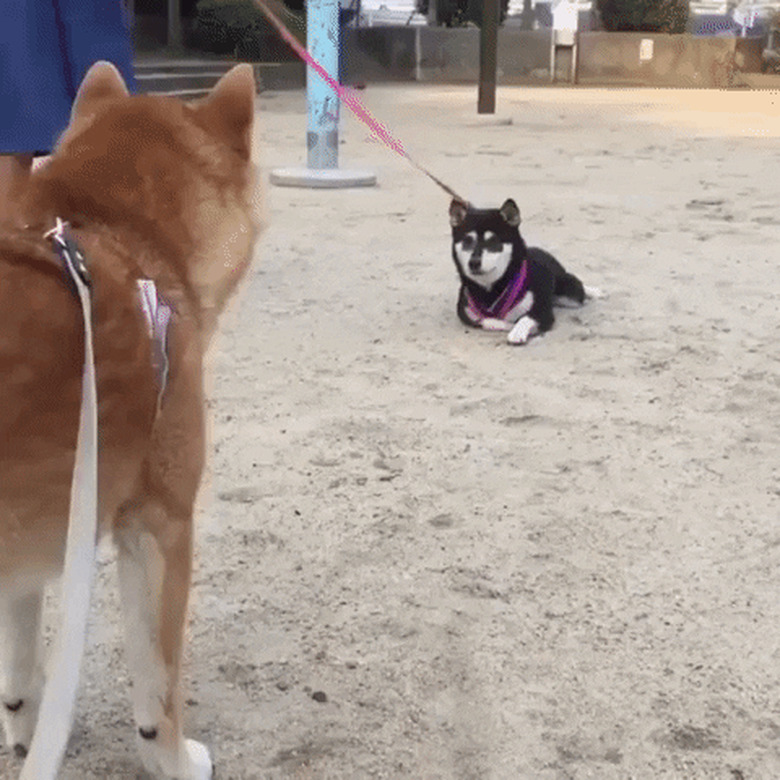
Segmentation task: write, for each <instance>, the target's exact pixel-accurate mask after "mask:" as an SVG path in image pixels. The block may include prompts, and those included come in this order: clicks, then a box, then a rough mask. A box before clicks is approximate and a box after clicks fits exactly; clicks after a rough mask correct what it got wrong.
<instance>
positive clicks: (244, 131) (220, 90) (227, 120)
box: [196, 63, 255, 160]
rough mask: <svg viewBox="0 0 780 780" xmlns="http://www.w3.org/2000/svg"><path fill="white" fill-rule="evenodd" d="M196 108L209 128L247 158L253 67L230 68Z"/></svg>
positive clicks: (253, 78) (252, 104)
mask: <svg viewBox="0 0 780 780" xmlns="http://www.w3.org/2000/svg"><path fill="white" fill-rule="evenodd" d="M196 111H197V112H198V114H199V116H200V117H201V118H202V119H203V121H205V122H206V123H207V125H208V126H209V127H211V128H213V129H214V130H216V132H217V134H218V135H219V136H220V137H222V138H223V139H224V140H225V142H226V143H228V144H229V145H230V146H231V147H232V148H233V149H235V150H236V151H237V152H238V153H239V154H240V155H241V156H242V157H243V158H244V159H247V160H248V159H249V157H250V153H251V149H252V122H253V120H254V117H255V76H254V71H253V70H252V66H251V65H248V64H246V63H244V64H243V65H236V66H235V67H234V68H231V69H230V70H229V71H228V72H227V73H226V74H225V75H224V76H223V77H222V78H221V79H220V80H219V81H218V82H217V83H216V85H215V86H214V88H213V89H212V90H211V93H210V94H209V96H208V97H206V98H205V99H204V100H203V102H202V103H200V105H198V106H197V108H196Z"/></svg>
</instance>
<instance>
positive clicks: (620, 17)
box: [596, 0, 689, 33]
mask: <svg viewBox="0 0 780 780" xmlns="http://www.w3.org/2000/svg"><path fill="white" fill-rule="evenodd" d="M596 6H597V8H598V11H599V15H600V17H601V23H602V24H603V25H604V29H605V30H609V31H610V32H658V33H682V32H685V25H686V23H687V21H688V13H689V9H688V0H596Z"/></svg>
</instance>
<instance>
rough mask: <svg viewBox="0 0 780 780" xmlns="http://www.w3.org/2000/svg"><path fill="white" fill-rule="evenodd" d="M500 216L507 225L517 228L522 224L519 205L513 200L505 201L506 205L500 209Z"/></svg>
mask: <svg viewBox="0 0 780 780" xmlns="http://www.w3.org/2000/svg"><path fill="white" fill-rule="evenodd" d="M499 214H501V216H502V217H503V219H504V222H506V223H507V225H511V226H512V227H517V226H518V225H519V224H520V209H519V208H517V203H515V202H514V201H513V200H512V198H509V199H508V200H506V201H504V205H503V206H502V207H501V208H500V209H499Z"/></svg>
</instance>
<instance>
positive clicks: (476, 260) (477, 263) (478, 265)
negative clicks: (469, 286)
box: [469, 255, 482, 273]
mask: <svg viewBox="0 0 780 780" xmlns="http://www.w3.org/2000/svg"><path fill="white" fill-rule="evenodd" d="M481 270H482V257H481V255H472V256H471V260H469V271H471V272H472V273H477V272H478V271H481Z"/></svg>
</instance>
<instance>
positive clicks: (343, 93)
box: [254, 0, 468, 206]
mask: <svg viewBox="0 0 780 780" xmlns="http://www.w3.org/2000/svg"><path fill="white" fill-rule="evenodd" d="M254 2H255V3H256V5H257V7H258V8H259V9H260V10H261V11H262V12H263V14H265V16H266V18H267V19H268V21H269V22H270V23H271V24H272V25H273V26H274V27H275V28H276V31H277V32H278V33H279V35H281V36H282V38H283V39H284V40H285V41H286V42H287V43H288V44H289V45H290V47H291V48H292V50H293V51H294V52H295V53H296V54H297V55H298V56H299V57H300V58H301V59H302V60H303V61H304V62H305V63H306V64H307V65H309V66H310V67H311V68H313V69H314V70H315V71H316V72H317V75H318V76H319V77H320V78H321V79H322V80H323V81H324V82H325V83H326V84H327V85H328V86H329V87H330V88H331V89H332V90H333V91H334V92H335V93H336V94H337V95H338V96H339V99H340V100H341V102H342V103H343V104H344V105H345V106H346V107H347V108H348V109H349V110H350V111H351V112H352V113H353V114H354V115H355V116H356V117H357V118H358V119H359V120H360V121H361V122H362V123H363V124H364V125H366V127H368V129H369V130H371V132H372V133H373V134H374V135H375V136H376V137H377V138H378V139H379V140H380V141H381V142H382V143H383V144H384V145H385V146H387V148H388V149H392V150H393V151H394V152H396V153H397V154H399V155H400V156H401V157H403V158H404V159H406V160H407V161H408V162H409V163H411V165H412V166H414V167H415V168H417V170H418V171H420V172H421V173H424V174H425V175H426V176H427V177H428V178H429V179H431V181H433V182H435V183H436V184H438V185H439V187H441V188H442V189H443V190H444V191H445V192H446V193H447V194H448V195H450V196H451V197H452V198H454V199H455V200H457V201H458V202H460V203H462V204H463V205H464V206H468V201H467V200H466V199H465V198H461V196H460V195H458V193H457V192H455V190H453V189H452V188H451V187H448V186H447V185H446V184H445V183H444V182H443V181H441V179H439V178H437V177H436V176H434V175H433V174H432V173H431V172H430V171H429V170H427V169H425V168H423V166H422V165H420V164H419V163H418V162H415V160H413V159H412V158H411V157H410V156H409V153H408V152H407V151H406V149H404V147H403V144H402V143H401V142H400V141H399V140H398V139H397V138H394V137H393V135H392V134H391V133H390V131H389V130H388V129H387V127H386V126H385V125H383V124H382V123H381V122H380V121H379V120H378V119H376V118H375V117H373V116H372V115H371V113H370V112H369V110H368V109H367V108H366V107H365V106H364V105H363V103H362V102H361V101H360V99H359V98H358V97H357V95H355V93H354V92H353V91H352V90H349V89H347V88H346V87H345V86H343V85H342V84H339V82H338V81H336V79H334V78H333V77H332V76H331V75H330V74H329V73H328V72H327V71H326V70H325V68H323V67H322V65H320V63H319V62H317V60H315V59H314V57H312V56H311V54H309V52H308V51H307V50H306V48H305V47H303V46H302V45H301V43H300V42H299V41H298V39H297V38H296V37H295V36H294V35H293V34H292V33H291V32H290V31H289V30H288V29H287V27H286V26H285V25H284V23H283V22H282V21H281V20H280V19H279V17H277V16H276V14H275V13H274V12H273V11H272V10H271V9H270V8H269V7H268V6H267V5H266V2H265V0H254Z"/></svg>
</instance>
